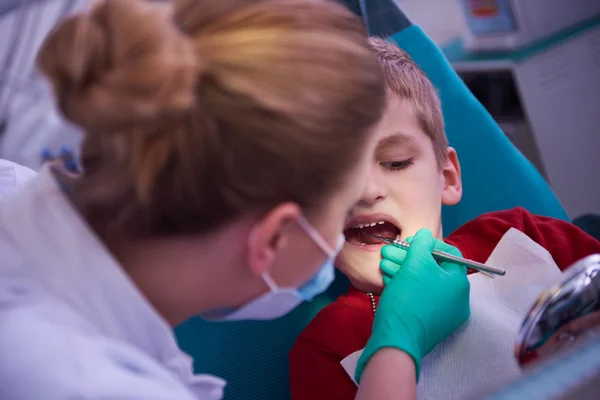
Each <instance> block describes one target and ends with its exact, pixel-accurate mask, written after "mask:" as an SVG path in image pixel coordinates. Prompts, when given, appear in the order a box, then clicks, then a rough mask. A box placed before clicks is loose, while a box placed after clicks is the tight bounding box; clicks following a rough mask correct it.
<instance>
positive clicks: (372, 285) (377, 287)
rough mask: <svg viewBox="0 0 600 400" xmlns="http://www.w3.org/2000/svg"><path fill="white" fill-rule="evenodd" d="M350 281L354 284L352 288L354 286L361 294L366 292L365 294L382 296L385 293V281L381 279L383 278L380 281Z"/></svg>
mask: <svg viewBox="0 0 600 400" xmlns="http://www.w3.org/2000/svg"><path fill="white" fill-rule="evenodd" d="M349 279H350V283H351V284H352V286H354V287H355V288H356V289H358V290H360V291H361V292H365V293H372V294H375V295H380V294H381V292H383V280H382V279H381V277H380V278H379V281H377V280H374V279H364V278H363V279H352V278H349Z"/></svg>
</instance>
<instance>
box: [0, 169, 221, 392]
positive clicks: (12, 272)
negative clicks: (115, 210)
mask: <svg viewBox="0 0 600 400" xmlns="http://www.w3.org/2000/svg"><path fill="white" fill-rule="evenodd" d="M50 168H51V167H50V166H45V167H43V168H42V170H41V172H40V173H39V175H38V176H36V177H34V178H33V179H31V180H30V181H29V182H28V183H27V184H26V185H25V186H23V187H21V188H20V189H19V190H18V191H15V192H14V193H12V194H10V195H9V196H8V197H5V198H4V199H3V200H2V201H1V202H0V399H3V400H4V399H6V400H40V399H44V400H65V399H86V400H92V399H94V400H95V399H98V400H100V399H102V400H128V399H131V400H133V399H135V400H139V399H144V400H179V399H181V400H188V399H210V400H212V399H220V398H221V397H222V394H223V388H224V386H225V382H224V381H223V380H222V379H219V378H216V377H212V376H208V375H194V374H193V371H192V361H191V358H190V357H189V356H187V355H186V354H184V353H183V352H182V351H181V350H179V348H178V347H177V344H176V342H175V338H174V335H173V333H172V330H171V328H170V327H169V326H168V324H167V323H166V322H165V321H164V320H163V319H162V318H161V317H160V316H159V314H158V313H157V312H156V311H155V310H154V308H153V307H152V306H151V305H150V304H149V303H148V301H147V300H146V299H145V298H144V297H143V296H142V295H141V294H140V292H139V291H138V290H137V288H136V287H135V286H134V285H133V283H132V282H131V281H130V280H129V278H128V276H127V275H126V274H125V273H124V272H123V270H122V269H121V267H120V266H119V265H118V264H117V262H116V261H115V260H114V259H113V258H112V257H111V255H110V253H108V252H107V250H106V249H105V248H104V247H103V246H102V244H101V243H100V242H99V241H98V240H97V238H96V237H95V236H94V235H93V234H92V232H91V231H90V230H89V229H88V227H87V226H86V224H85V223H84V222H83V221H82V220H81V219H80V217H79V215H78V214H77V213H76V212H75V211H74V209H73V208H72V207H71V203H70V202H69V201H68V199H67V198H66V197H65V195H64V194H63V192H62V191H61V190H60V188H59V186H58V184H57V183H56V180H55V179H54V176H53V174H52V172H51V170H50ZM166 284H168V283H166Z"/></svg>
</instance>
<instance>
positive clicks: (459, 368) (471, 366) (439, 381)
mask: <svg viewBox="0 0 600 400" xmlns="http://www.w3.org/2000/svg"><path fill="white" fill-rule="evenodd" d="M487 264H489V265H493V266H496V267H501V268H505V269H506V275H505V276H502V277H496V278H490V277H488V276H485V275H483V274H480V273H477V274H473V275H470V276H469V281H470V282H471V318H470V319H469V321H468V322H467V323H465V325H463V326H462V327H461V328H460V329H459V330H458V331H457V332H456V333H454V335H452V336H450V337H449V338H448V339H446V340H445V341H444V342H442V343H441V344H439V345H438V346H437V347H436V348H435V349H434V350H433V351H432V352H431V353H430V354H429V355H427V356H426V357H425V358H424V359H423V364H422V368H421V377H420V381H419V384H418V386H417V398H418V399H422V400H442V399H443V400H463V399H472V398H477V397H479V396H482V395H485V394H486V393H488V392H489V390H491V389H495V388H498V387H499V386H502V384H504V383H506V382H508V381H511V380H513V379H515V378H517V377H518V376H519V375H520V369H519V366H518V364H517V361H516V359H515V357H514V343H515V338H516V335H517V332H518V330H519V328H520V327H521V323H522V321H523V318H524V317H525V315H526V313H527V312H528V311H529V309H530V308H531V306H532V305H533V303H534V302H535V301H536V299H537V298H538V296H539V295H540V294H541V293H542V291H543V290H544V289H547V288H548V287H550V286H551V285H552V284H554V283H556V282H558V281H559V280H560V278H561V275H562V273H561V271H560V270H559V269H558V266H557V265H556V263H555V262H554V260H553V259H552V256H551V255H550V253H548V251H546V249H544V248H543V247H541V246H540V245H538V244H537V243H535V242H534V241H533V240H531V239H530V238H529V237H528V236H527V235H525V234H524V233H522V232H521V231H519V230H517V229H514V228H512V229H510V230H509V231H508V232H507V233H506V234H505V235H504V236H503V237H502V239H501V240H500V242H498V245H497V246H496V248H495V249H494V251H493V252H492V254H491V255H490V257H489V259H488V260H487ZM361 354H362V350H359V351H357V352H355V353H352V354H351V355H349V356H348V357H346V358H345V359H344V360H342V362H341V364H342V366H343V367H344V369H345V370H346V372H347V373H348V374H349V375H350V377H352V378H353V379H354V371H355V369H356V363H357V362H358V359H359V357H360V355H361Z"/></svg>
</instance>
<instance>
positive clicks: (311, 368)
mask: <svg viewBox="0 0 600 400" xmlns="http://www.w3.org/2000/svg"><path fill="white" fill-rule="evenodd" d="M510 228H516V229H519V230H520V231H522V232H524V233H525V234H526V235H527V236H529V237H530V238H531V239H532V240H534V241H536V242H537V243H538V244H540V245H541V246H542V247H544V248H545V249H546V250H548V251H549V252H550V254H551V255H552V257H553V258H554V261H555V262H556V264H557V265H558V267H559V268H560V269H561V270H564V269H565V268H567V267H569V266H570V265H571V264H573V263H574V262H576V261H578V260H580V259H582V258H584V257H585V256H588V255H590V254H595V253H600V242H598V241H597V240H596V239H594V238H592V237H591V236H589V235H588V234H586V233H585V232H583V231H582V230H580V229H579V228H577V227H576V226H575V225H573V224H570V223H568V222H565V221H560V220H556V219H553V218H547V217H540V216H536V215H533V214H531V213H529V212H528V211H526V210H524V209H523V208H514V209H512V210H508V211H499V212H493V213H489V214H485V215H483V216H481V217H479V218H477V219H475V220H473V221H471V222H469V223H467V224H465V225H463V226H462V227H460V228H459V229H458V230H457V231H455V232H454V233H452V234H451V235H450V236H449V237H448V238H447V239H446V242H447V243H450V244H452V245H453V246H455V247H457V248H458V249H459V250H460V251H461V252H462V254H463V256H464V257H465V258H469V259H471V260H475V261H479V262H485V261H487V259H488V258H489V256H490V254H491V253H492V251H493V250H494V248H495V247H496V244H497V243H498V242H499V241H500V239H501V238H502V236H504V234H505V233H506V232H507V231H508V230H509V229H510ZM375 299H376V301H378V300H379V299H378V296H375ZM373 318H374V316H373V309H372V305H371V299H370V297H369V296H368V295H367V294H366V293H363V292H360V291H358V290H357V289H355V288H350V290H349V291H348V293H346V294H344V295H342V296H340V297H339V298H338V299H337V300H336V301H335V302H334V303H332V304H330V305H328V306H327V307H325V308H324V309H323V310H321V312H319V314H317V316H316V317H315V318H314V319H313V320H312V321H311V322H310V323H309V324H308V326H307V327H306V328H305V329H304V331H302V333H301V334H300V336H299V337H298V340H297V341H296V344H295V345H294V347H293V348H292V351H291V352H290V382H291V392H292V398H293V399H295V400H304V399H306V400H319V399H323V400H333V399H344V400H349V399H354V397H355V396H356V391H357V387H356V385H355V384H354V382H353V381H352V380H351V379H350V377H349V376H348V374H347V373H346V371H345V370H344V369H343V367H342V366H341V364H340V362H341V361H342V360H343V359H344V358H346V357H347V356H349V355H350V354H352V353H354V352H355V351H357V350H360V349H363V348H364V347H365V345H366V343H367V340H368V339H369V337H370V336H371V327H372V325H373Z"/></svg>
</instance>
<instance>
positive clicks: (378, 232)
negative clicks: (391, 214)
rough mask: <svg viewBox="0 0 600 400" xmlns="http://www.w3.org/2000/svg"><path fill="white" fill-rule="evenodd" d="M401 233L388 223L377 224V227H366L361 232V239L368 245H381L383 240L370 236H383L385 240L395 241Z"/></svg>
mask: <svg viewBox="0 0 600 400" xmlns="http://www.w3.org/2000/svg"><path fill="white" fill-rule="evenodd" d="M398 233H400V232H399V231H398V228H396V227H395V226H394V225H393V224H390V223H388V222H386V223H384V224H377V225H375V226H366V227H364V228H362V229H360V231H359V239H360V241H361V242H363V243H366V244H379V243H381V240H379V239H377V238H374V237H372V236H369V235H375V236H383V237H385V238H389V239H394V238H396V235H397V234H398Z"/></svg>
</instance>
